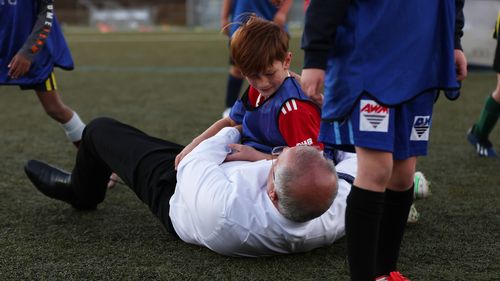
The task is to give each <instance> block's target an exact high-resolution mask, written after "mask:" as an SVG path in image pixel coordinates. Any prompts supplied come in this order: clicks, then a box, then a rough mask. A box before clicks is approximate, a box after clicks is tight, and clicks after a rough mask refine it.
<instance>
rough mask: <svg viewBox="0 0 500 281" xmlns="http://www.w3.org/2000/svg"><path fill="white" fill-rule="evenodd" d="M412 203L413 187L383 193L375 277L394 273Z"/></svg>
mask: <svg viewBox="0 0 500 281" xmlns="http://www.w3.org/2000/svg"><path fill="white" fill-rule="evenodd" d="M412 203H413V186H412V187H411V188H410V189H409V190H406V191H402V192H397V191H392V190H389V189H387V190H386V191H385V204H384V215H383V216H382V221H381V222H380V232H379V236H378V238H379V240H378V251H377V275H379V276H380V275H384V274H389V273H390V272H392V271H396V267H397V261H398V257H399V249H400V247H401V241H402V240H403V234H404V231H405V227H406V221H407V219H408V213H409V212H410V207H411V204H412Z"/></svg>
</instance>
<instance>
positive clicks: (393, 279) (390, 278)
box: [375, 271, 410, 281]
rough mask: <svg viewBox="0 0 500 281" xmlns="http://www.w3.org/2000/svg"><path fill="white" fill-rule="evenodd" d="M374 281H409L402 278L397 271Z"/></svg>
mask: <svg viewBox="0 0 500 281" xmlns="http://www.w3.org/2000/svg"><path fill="white" fill-rule="evenodd" d="M375 281H410V279H408V278H406V277H404V276H403V274H401V273H400V272H399V271H393V272H391V273H389V275H384V276H380V277H377V278H375Z"/></svg>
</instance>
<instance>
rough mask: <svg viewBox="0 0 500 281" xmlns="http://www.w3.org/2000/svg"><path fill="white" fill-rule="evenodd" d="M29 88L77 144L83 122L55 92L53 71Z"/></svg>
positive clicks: (83, 126)
mask: <svg viewBox="0 0 500 281" xmlns="http://www.w3.org/2000/svg"><path fill="white" fill-rule="evenodd" d="M30 88H31V89H34V90H35V92H36V95H37V97H38V100H40V103H41V104H42V107H43V109H44V110H45V112H46V113H47V115H49V116H50V117H51V118H52V119H54V120H56V121H57V122H59V123H61V126H62V127H63V129H64V132H65V133H66V136H67V137H68V139H69V140H70V141H71V142H73V143H74V144H75V145H76V146H78V143H79V142H80V140H81V139H82V132H83V129H84V128H85V124H84V123H83V122H82V120H80V117H79V116H78V114H76V112H74V111H73V110H72V109H71V108H69V107H68V106H66V105H65V104H64V103H63V101H62V100H61V97H60V95H59V93H58V92H57V83H56V79H55V75H54V73H51V74H50V76H49V77H48V78H47V80H46V81H45V82H44V83H41V84H38V85H33V86H31V87H30Z"/></svg>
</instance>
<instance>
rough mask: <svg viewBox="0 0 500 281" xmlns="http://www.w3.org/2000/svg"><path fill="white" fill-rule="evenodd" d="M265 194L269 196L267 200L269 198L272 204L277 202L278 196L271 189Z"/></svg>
mask: <svg viewBox="0 0 500 281" xmlns="http://www.w3.org/2000/svg"><path fill="white" fill-rule="evenodd" d="M267 194H268V195H269V198H271V201H272V202H273V203H275V202H277V201H278V194H276V191H275V190H274V189H273V190H269V191H268V192H267Z"/></svg>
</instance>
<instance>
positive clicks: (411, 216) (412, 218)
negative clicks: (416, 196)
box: [406, 204, 420, 223]
mask: <svg viewBox="0 0 500 281" xmlns="http://www.w3.org/2000/svg"><path fill="white" fill-rule="evenodd" d="M419 218H420V214H419V213H418V211H417V208H415V204H411V207H410V212H409V213H408V219H407V220H406V223H417V222H418V219H419Z"/></svg>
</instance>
